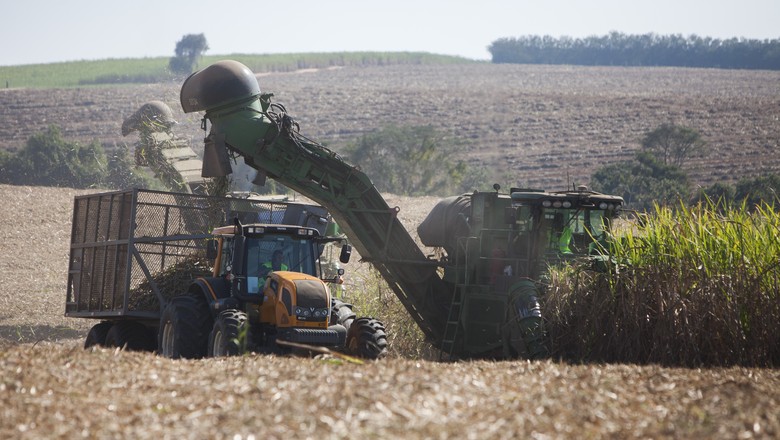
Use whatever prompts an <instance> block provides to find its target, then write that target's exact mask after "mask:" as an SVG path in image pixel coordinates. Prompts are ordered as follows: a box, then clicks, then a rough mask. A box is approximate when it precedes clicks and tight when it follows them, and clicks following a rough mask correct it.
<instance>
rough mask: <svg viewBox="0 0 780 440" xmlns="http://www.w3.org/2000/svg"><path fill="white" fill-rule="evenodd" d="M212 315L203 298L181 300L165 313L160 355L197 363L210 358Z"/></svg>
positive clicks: (176, 298)
mask: <svg viewBox="0 0 780 440" xmlns="http://www.w3.org/2000/svg"><path fill="white" fill-rule="evenodd" d="M210 330H211V313H210V312H209V308H208V304H206V301H205V300H203V299H201V298H196V297H193V296H177V297H174V298H173V299H171V302H170V303H168V305H167V306H165V308H164V309H163V312H162V315H161V316H160V329H159V332H158V334H157V338H158V344H157V351H158V353H159V354H160V355H162V356H165V357H168V358H172V359H178V358H187V359H197V358H202V357H203V356H205V355H206V349H207V348H208V335H209V331H210Z"/></svg>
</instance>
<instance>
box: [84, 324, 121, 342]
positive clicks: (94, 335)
mask: <svg viewBox="0 0 780 440" xmlns="http://www.w3.org/2000/svg"><path fill="white" fill-rule="evenodd" d="M112 325H114V324H113V323H112V322H111V321H103V322H99V323H97V324H95V325H93V326H92V328H91V329H89V333H87V339H86V340H85V341H84V348H85V349H87V348H90V347H94V346H98V347H102V346H105V345H106V335H107V334H108V331H109V330H110V329H111V326H112Z"/></svg>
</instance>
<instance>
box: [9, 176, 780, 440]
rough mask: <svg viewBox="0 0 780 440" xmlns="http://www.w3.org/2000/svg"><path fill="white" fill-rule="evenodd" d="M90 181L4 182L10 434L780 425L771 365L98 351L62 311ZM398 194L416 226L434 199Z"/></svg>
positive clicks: (699, 434)
mask: <svg viewBox="0 0 780 440" xmlns="http://www.w3.org/2000/svg"><path fill="white" fill-rule="evenodd" d="M81 193H83V191H76V190H70V189H57V188H36V187H13V186H6V185H0V199H1V200H3V202H4V207H3V208H4V209H3V210H2V211H0V212H2V214H1V215H2V224H3V227H2V228H0V237H2V243H3V244H2V252H0V270H1V271H2V274H3V275H2V283H0V376H1V377H2V379H0V438H4V439H5V438H8V439H11V438H13V439H39V438H69V439H70V438H101V439H103V438H104V439H115V438H128V439H144V438H149V439H167V438H170V439H180V438H192V439H201V438H202V439H212V438H214V439H250V438H253V439H261V438H291V439H303V438H312V439H313V438H318V439H341V438H348V437H349V438H367V439H368V438H404V439H407V438H409V439H423V438H424V439H429V438H430V439H444V438H464V439H465V438H468V439H494V438H495V439H509V438H537V439H548V438H550V439H552V438H578V439H579V438H714V439H736V438H777V437H778V436H780V420H778V416H777V415H778V414H780V371H778V370H772V369H745V368H726V369H720V368H712V369H699V370H690V369H678V368H662V367H659V366H634V365H569V364H564V363H557V362H552V361H545V362H526V361H511V362H510V361H504V362H485V361H479V362H460V363H446V364H444V363H437V362H432V361H426V360H416V359H404V358H400V357H397V356H396V357H391V358H388V359H384V360H381V361H379V362H371V363H367V364H363V365H357V364H350V363H342V362H338V361H337V360H336V359H327V358H314V359H308V358H288V357H278V356H245V357H240V358H228V359H204V360H195V361H192V360H169V359H164V358H160V357H157V356H155V355H153V354H147V353H130V352H122V351H113V350H95V351H85V350H83V349H82V348H81V346H82V341H83V337H84V336H85V334H86V331H87V329H88V327H89V324H90V322H87V321H85V320H75V319H67V318H64V317H63V313H64V299H65V281H66V271H67V260H68V241H69V237H70V222H71V210H72V203H73V202H72V199H73V196H74V195H76V194H81ZM388 198H389V203H390V204H391V205H399V206H401V207H402V211H401V219H402V221H403V222H404V224H405V225H406V226H407V227H408V228H409V227H412V228H413V227H414V226H416V225H415V222H419V221H420V220H422V217H424V215H425V213H426V212H427V210H428V209H429V208H430V206H431V205H432V203H433V202H434V199H432V198H423V199H412V198H406V197H394V196H390V197H388ZM350 264H352V263H350Z"/></svg>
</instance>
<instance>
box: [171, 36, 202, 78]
mask: <svg viewBox="0 0 780 440" xmlns="http://www.w3.org/2000/svg"><path fill="white" fill-rule="evenodd" d="M207 50H209V45H208V43H207V42H206V36H205V35H203V34H187V35H185V36H183V37H182V39H181V40H179V41H178V42H177V43H176V49H175V53H176V56H174V57H172V58H171V59H170V61H169V62H168V67H169V68H170V69H171V72H173V73H181V74H190V73H192V72H193V71H194V70H195V67H197V65H198V60H199V59H200V57H201V56H203V54H204V53H205V52H206V51H207Z"/></svg>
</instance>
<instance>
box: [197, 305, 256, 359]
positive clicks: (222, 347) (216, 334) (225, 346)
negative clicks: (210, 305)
mask: <svg viewBox="0 0 780 440" xmlns="http://www.w3.org/2000/svg"><path fill="white" fill-rule="evenodd" d="M250 333H251V332H250V331H249V328H248V324H247V316H246V313H244V312H242V311H240V310H234V309H230V310H223V311H222V312H220V314H219V316H217V319H216V321H214V327H213V328H212V329H211V334H210V335H209V346H208V351H207V354H208V356H213V357H218V356H238V355H240V354H244V353H245V352H246V351H247V348H248V347H251V336H250Z"/></svg>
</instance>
